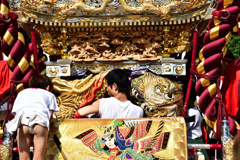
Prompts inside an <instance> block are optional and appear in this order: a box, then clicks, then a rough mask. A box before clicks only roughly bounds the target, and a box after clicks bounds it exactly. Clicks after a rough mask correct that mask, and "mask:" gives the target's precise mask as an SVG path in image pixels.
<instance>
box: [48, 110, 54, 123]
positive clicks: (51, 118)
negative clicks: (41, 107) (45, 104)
mask: <svg viewBox="0 0 240 160" xmlns="http://www.w3.org/2000/svg"><path fill="white" fill-rule="evenodd" d="M49 111H50V113H51V117H50V119H49V122H50V123H51V122H52V120H53V110H49Z"/></svg>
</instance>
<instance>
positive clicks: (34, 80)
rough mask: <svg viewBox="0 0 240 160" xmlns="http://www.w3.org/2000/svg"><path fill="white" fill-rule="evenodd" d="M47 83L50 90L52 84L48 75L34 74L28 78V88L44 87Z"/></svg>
mask: <svg viewBox="0 0 240 160" xmlns="http://www.w3.org/2000/svg"><path fill="white" fill-rule="evenodd" d="M48 85H49V90H52V88H53V84H52V81H51V79H50V78H49V77H48V76H43V75H34V76H32V77H31V78H30V80H29V83H28V86H29V87H30V88H41V89H46V88H47V86H48Z"/></svg>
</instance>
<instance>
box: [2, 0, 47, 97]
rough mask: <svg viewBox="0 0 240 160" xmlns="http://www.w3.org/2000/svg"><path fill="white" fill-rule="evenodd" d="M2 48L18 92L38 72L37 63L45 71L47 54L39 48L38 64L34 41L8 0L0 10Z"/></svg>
mask: <svg viewBox="0 0 240 160" xmlns="http://www.w3.org/2000/svg"><path fill="white" fill-rule="evenodd" d="M0 13H1V14H0V36H1V47H0V49H1V50H2V51H3V53H4V54H5V55H6V56H7V57H8V65H9V68H10V69H11V71H12V72H13V74H12V79H11V82H12V90H13V91H14V92H15V93H12V94H17V93H18V92H20V91H21V90H22V89H24V88H26V87H27V84H28V81H29V78H30V77H31V76H32V75H36V74H38V72H37V70H36V68H37V66H36V65H39V68H40V69H39V70H40V72H41V73H44V72H45V66H44V61H45V58H46V57H45V56H44V55H43V52H42V50H40V49H38V51H37V52H38V55H37V56H38V58H37V59H38V62H37V64H36V62H35V59H36V56H35V57H34V54H33V46H32V43H28V42H27V40H26V39H25V37H24V35H23V32H22V30H21V29H20V28H19V27H18V23H17V18H18V15H17V14H16V13H12V12H10V10H9V4H8V2H7V0H1V12H0Z"/></svg>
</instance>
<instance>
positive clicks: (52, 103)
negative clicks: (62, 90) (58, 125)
mask: <svg viewBox="0 0 240 160" xmlns="http://www.w3.org/2000/svg"><path fill="white" fill-rule="evenodd" d="M48 108H49V110H53V111H55V112H56V111H59V109H58V105H57V100H56V97H55V96H54V95H53V96H52V97H51V98H50V102H49V106H48Z"/></svg>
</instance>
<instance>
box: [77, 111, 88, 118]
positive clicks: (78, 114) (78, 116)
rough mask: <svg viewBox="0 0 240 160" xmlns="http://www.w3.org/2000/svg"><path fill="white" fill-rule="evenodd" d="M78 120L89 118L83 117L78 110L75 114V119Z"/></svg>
mask: <svg viewBox="0 0 240 160" xmlns="http://www.w3.org/2000/svg"><path fill="white" fill-rule="evenodd" d="M78 118H87V116H82V115H81V114H80V113H79V112H78V110H76V112H75V113H74V119H78Z"/></svg>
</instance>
